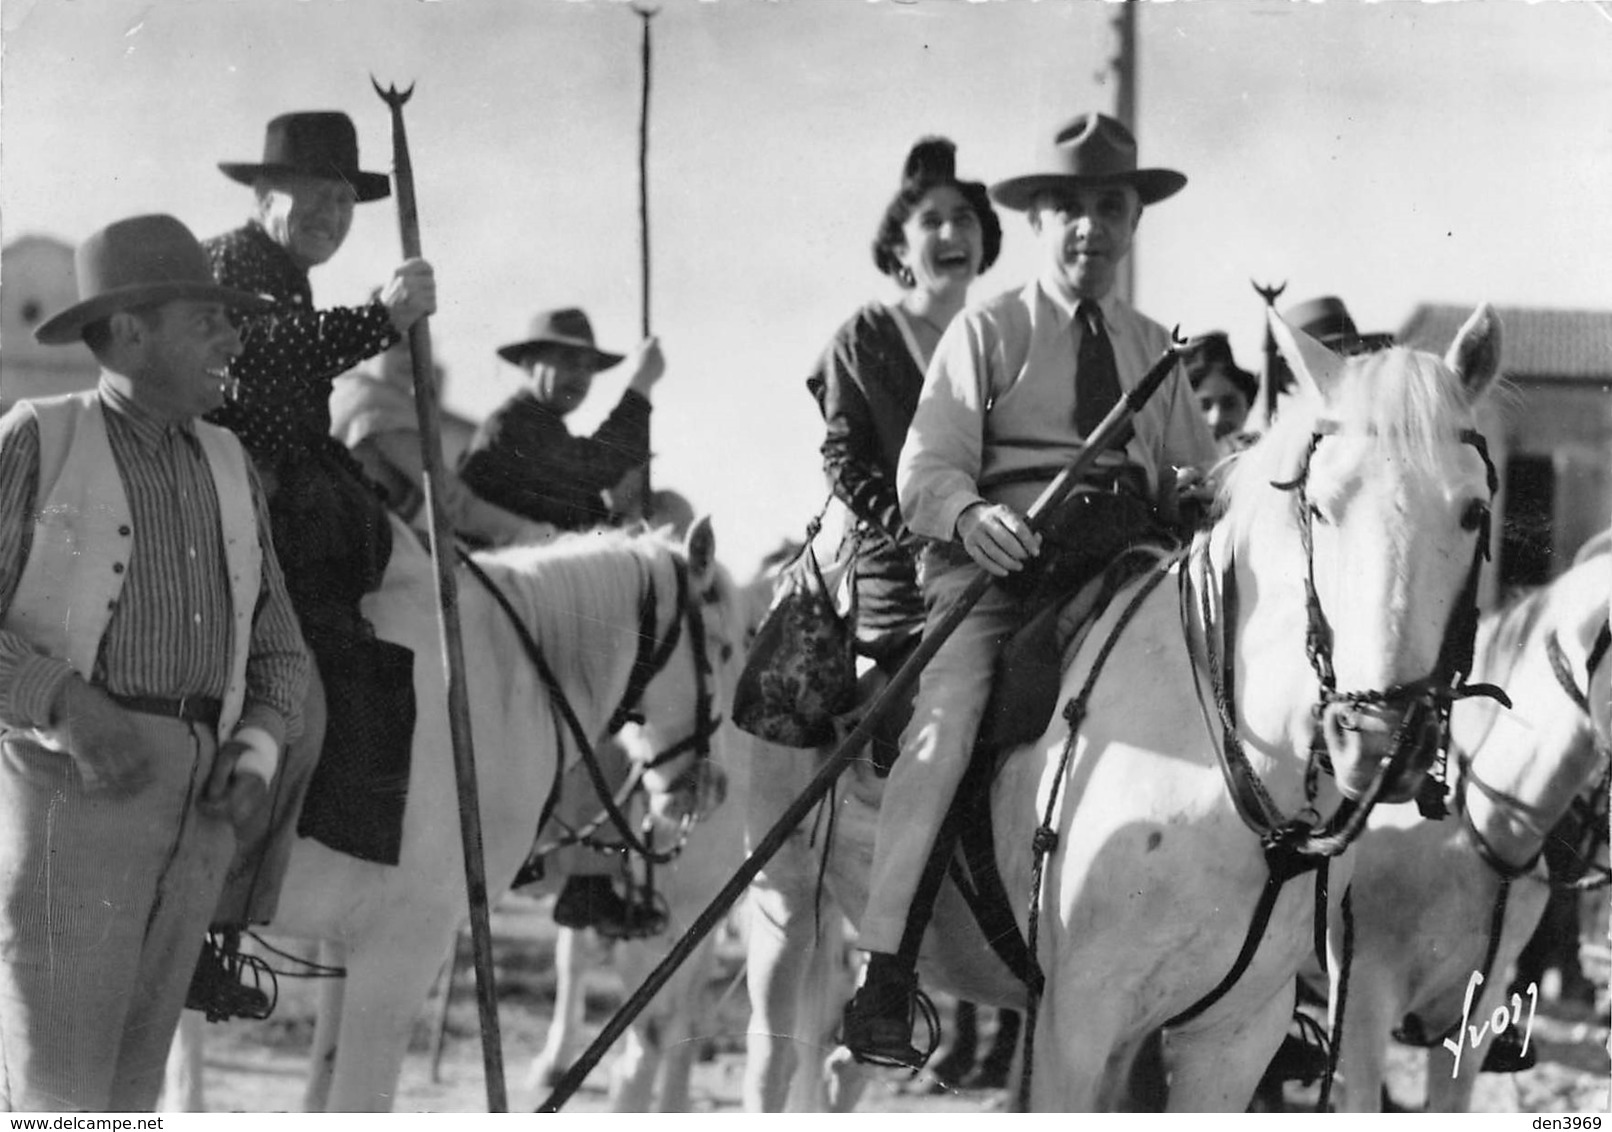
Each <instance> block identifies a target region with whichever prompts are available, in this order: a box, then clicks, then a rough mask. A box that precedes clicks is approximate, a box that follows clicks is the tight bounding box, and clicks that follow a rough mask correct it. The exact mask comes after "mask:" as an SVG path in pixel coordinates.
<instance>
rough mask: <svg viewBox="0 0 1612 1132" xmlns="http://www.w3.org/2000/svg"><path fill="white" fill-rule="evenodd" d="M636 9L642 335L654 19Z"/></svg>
mask: <svg viewBox="0 0 1612 1132" xmlns="http://www.w3.org/2000/svg"><path fill="white" fill-rule="evenodd" d="M633 11H634V12H635V13H637V15H638V18H639V19H640V20H642V21H643V22H644V29H643V40H642V45H641V48H640V52H639V54H640V60H641V70H642V72H643V84H642V94H641V96H640V98H639V102H638V281H639V303H638V316H639V317H638V323H639V328H640V333H641V336H642V337H644V338H648V337H649V81H650V74H651V70H650V64H651V51H650V39H649V21H650V20H652V19H654V18H655V12H654V10H653V9H649V8H644V7H640V6H639V5H637V4H634V5H633Z"/></svg>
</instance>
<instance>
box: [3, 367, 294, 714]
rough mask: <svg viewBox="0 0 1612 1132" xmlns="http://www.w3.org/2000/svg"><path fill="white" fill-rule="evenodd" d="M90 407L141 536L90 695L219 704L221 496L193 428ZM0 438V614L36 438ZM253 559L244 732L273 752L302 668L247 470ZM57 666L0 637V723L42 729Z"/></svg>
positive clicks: (9, 424) (28, 422)
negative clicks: (256, 566) (253, 610)
mask: <svg viewBox="0 0 1612 1132" xmlns="http://www.w3.org/2000/svg"><path fill="white" fill-rule="evenodd" d="M99 395H100V397H101V401H102V404H103V406H104V407H105V410H106V414H105V415H106V432H107V439H108V441H109V442H110V444H111V447H112V453H113V456H114V458H115V459H116V460H117V464H118V470H119V472H120V473H121V474H122V477H123V486H124V491H125V493H126V494H127V497H128V501H129V509H130V512H131V514H132V516H133V518H134V528H135V529H136V530H137V531H138V532H139V537H138V538H136V539H135V540H134V545H133V548H132V553H131V555H130V559H129V563H128V567H127V568H128V577H127V581H125V583H124V586H123V596H122V598H121V599H120V600H119V601H118V604H117V608H116V610H115V611H114V612H113V614H112V618H111V621H110V622H109V623H108V625H107V629H106V633H105V635H104V636H103V637H102V640H101V649H100V656H99V659H98V661H97V662H96V671H95V672H94V673H93V674H92V677H91V680H92V682H93V683H95V684H97V685H99V686H101V687H104V688H106V689H107V690H108V691H111V692H115V693H119V694H125V695H150V696H166V697H172V698H178V697H181V696H209V697H212V698H214V699H221V698H222V697H223V694H224V687H225V683H226V681H227V679H228V677H229V670H230V625H231V620H232V617H231V610H230V597H229V593H230V590H229V581H228V577H227V573H226V569H225V565H224V548H223V544H222V537H221V535H220V524H219V513H218V495H217V492H216V490H215V488H214V485H213V480H212V472H211V470H210V468H209V466H208V463H207V459H206V456H205V455H204V454H203V452H202V448H201V442H200V440H199V439H198V438H197V436H196V432H195V428H194V426H193V425H192V424H191V423H190V422H186V423H183V424H167V423H164V422H162V421H159V420H157V419H156V418H154V417H152V416H150V415H149V414H147V413H145V412H143V411H142V410H141V409H140V407H139V406H137V405H135V404H133V403H132V402H130V401H128V400H127V399H125V398H124V397H123V396H122V395H121V394H120V393H119V392H118V391H117V389H115V388H114V387H112V386H111V385H110V384H109V383H108V382H107V380H106V379H105V377H104V376H103V377H102V380H101V384H100V387H99ZM4 424H5V426H6V427H5V428H4V429H0V609H6V608H9V606H10V604H11V599H12V596H13V595H14V594H15V593H16V589H17V583H18V581H19V580H20V578H21V574H22V569H23V564H24V563H25V562H27V560H28V553H29V548H30V545H31V543H32V539H33V530H34V515H35V511H36V508H37V498H36V497H37V494H38V478H39V429H38V424H37V422H36V421H35V420H34V419H33V418H32V417H31V416H26V415H23V414H21V413H12V414H8V415H7V417H6V418H5V421H4ZM248 475H249V476H250V478H251V480H252V501H253V507H254V510H255V512H256V516H255V518H256V521H257V529H258V541H259V543H260V545H261V546H262V547H263V551H264V553H263V580H262V583H261V586H260V588H259V599H258V609H257V614H256V617H255V619H254V621H253V630H252V641H251V646H250V649H249V652H248V658H247V668H246V686H247V690H246V706H245V710H244V712H243V713H242V716H241V726H242V727H245V726H257V727H261V728H263V729H264V730H265V731H266V732H267V733H268V734H269V735H270V736H271V737H272V738H274V739H275V741H276V742H277V743H279V742H283V741H284V740H285V739H286V738H288V737H289V736H293V735H295V734H296V733H298V732H299V731H300V730H301V711H302V696H303V695H304V693H305V692H306V688H307V680H308V658H307V654H306V652H305V650H304V648H303V644H302V634H301V631H300V630H299V629H298V627H297V622H296V618H295V616H294V614H293V613H292V612H291V605H290V602H289V600H288V599H287V597H286V593H285V584H284V582H283V580H282V578H281V575H280V569H279V566H278V564H277V563H276V561H275V558H274V555H273V552H272V550H271V547H272V545H273V543H272V540H271V538H270V533H269V521H268V514H267V510H266V505H265V503H264V498H263V491H262V487H261V486H260V485H259V484H258V483H257V477H256V475H255V474H253V473H252V471H251V469H250V467H248ZM71 672H72V668H71V666H70V665H69V664H68V663H67V661H65V660H62V659H60V658H56V657H50V656H46V655H44V654H43V653H41V652H39V651H38V650H37V649H35V647H34V646H33V644H32V643H31V642H29V641H27V640H25V639H24V638H22V637H20V636H19V635H18V634H16V633H11V632H0V720H3V721H4V722H5V723H7V724H11V725H13V726H18V727H42V726H46V725H47V724H48V723H49V716H50V708H51V705H52V703H53V702H54V700H55V698H56V695H57V694H58V692H59V691H60V688H61V684H62V681H64V680H66V679H67V678H68V676H69V675H70V674H71Z"/></svg>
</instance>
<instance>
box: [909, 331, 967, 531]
mask: <svg viewBox="0 0 1612 1132" xmlns="http://www.w3.org/2000/svg"><path fill="white" fill-rule="evenodd" d="M988 350H989V346H988V343H987V341H986V328H985V326H984V325H983V323H982V322H980V321H979V320H978V319H977V318H976V317H974V316H973V312H971V311H965V312H964V313H963V314H960V315H958V316H957V317H956V318H954V319H952V321H951V325H950V326H948V327H947V328H946V333H945V334H943V335H942V336H941V339H940V344H939V345H938V346H937V347H936V348H935V355H934V358H933V359H932V360H931V361H930V363H929V372H928V373H927V374H926V375H925V376H924V387H923V392H922V393H920V394H919V395H918V409H917V412H916V413H914V414H913V418H912V424H911V426H909V428H908V429H907V441H906V443H905V444H904V445H902V448H901V459H900V461H899V463H898V464H897V470H896V490H897V492H898V494H899V495H900V498H901V513H902V515H903V516H904V517H905V518H906V520H907V525H908V526H909V527H911V528H912V530H913V531H914V532H915V533H916V534H920V535H923V536H924V537H925V538H931V539H938V540H941V541H943V542H948V541H950V540H951V539H953V538H954V537H956V534H957V519H958V517H959V516H961V515H962V513H963V512H964V511H966V510H967V509H968V508H970V507H972V506H973V505H974V504H976V503H983V502H984V501H985V500H984V497H982V496H981V495H980V493H979V490H978V488H977V486H976V485H977V483H978V481H979V475H980V468H981V461H982V459H983V456H984V443H985V405H986V390H987V389H989V388H990V386H989V381H988V378H987V373H988V370H987V366H988Z"/></svg>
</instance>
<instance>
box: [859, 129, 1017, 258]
mask: <svg viewBox="0 0 1612 1132" xmlns="http://www.w3.org/2000/svg"><path fill="white" fill-rule="evenodd" d="M941 185H950V186H951V187H952V188H954V189H956V190H957V191H958V192H959V193H961V194H963V199H964V200H965V201H967V202H968V206H969V207H970V208H972V209H973V210H974V215H975V216H977V217H979V222H980V237H981V247H980V251H981V254H980V272H981V273H982V274H983V273H984V272H985V270H986V269H987V268H989V267H990V266H991V264H993V263H995V262H996V257H997V255H998V254H999V253H1000V252H1001V250H1002V222H1001V220H999V219H998V218H997V215H996V209H994V208H992V207H991V198H990V196H989V195H988V194H987V193H986V191H985V186H984V184H982V183H981V182H979V181H960V180H958V179H957V146H956V145H954V144H953V143H952V142H951V140H950V139H948V138H941V137H928V138H921V139H919V141H918V144H916V145H914V146H913V147H912V151H911V152H910V153H908V154H907V164H906V168H905V169H903V170H902V173H901V188H900V190H899V191H897V193H896V195H895V196H894V197H893V198H892V199H891V201H890V204H889V206H888V207H887V208H886V209H885V210H884V219H883V220H882V221H880V222H879V231H878V234H877V235H875V236H874V237H873V264H874V266H875V267H877V268H878V269H879V270H880V271H882V272H883V273H884V274H886V275H888V276H890V277H891V278H892V279H895V280H896V281H897V282H898V283H902V285H903V286H911V284H910V283H904V282H902V280H901V277H900V275H899V274H898V272H899V271H900V269H901V261H900V260H899V259H897V258H896V250H897V249H898V248H902V247H904V246H906V242H907V239H906V236H905V235H904V234H903V233H902V231H901V227H902V225H904V224H905V223H906V222H907V220H908V218H909V217H911V216H912V212H913V209H915V208H917V207H918V202H919V201H921V200H923V199H924V194H925V193H927V192H929V190H930V189H934V188H938V187H939V186H941Z"/></svg>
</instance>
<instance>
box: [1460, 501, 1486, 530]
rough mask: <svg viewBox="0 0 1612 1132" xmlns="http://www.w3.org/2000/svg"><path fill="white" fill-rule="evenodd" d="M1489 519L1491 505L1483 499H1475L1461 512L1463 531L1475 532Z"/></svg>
mask: <svg viewBox="0 0 1612 1132" xmlns="http://www.w3.org/2000/svg"><path fill="white" fill-rule="evenodd" d="M1488 518H1489V505H1488V504H1487V503H1485V502H1483V500H1481V499H1474V500H1472V501H1471V502H1469V503H1468V504H1467V505H1466V508H1465V509H1464V510H1463V511H1462V512H1461V529H1462V530H1463V531H1475V530H1477V529H1478V528H1479V527H1481V526H1483V524H1484V522H1485V521H1486V520H1487V519H1488Z"/></svg>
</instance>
